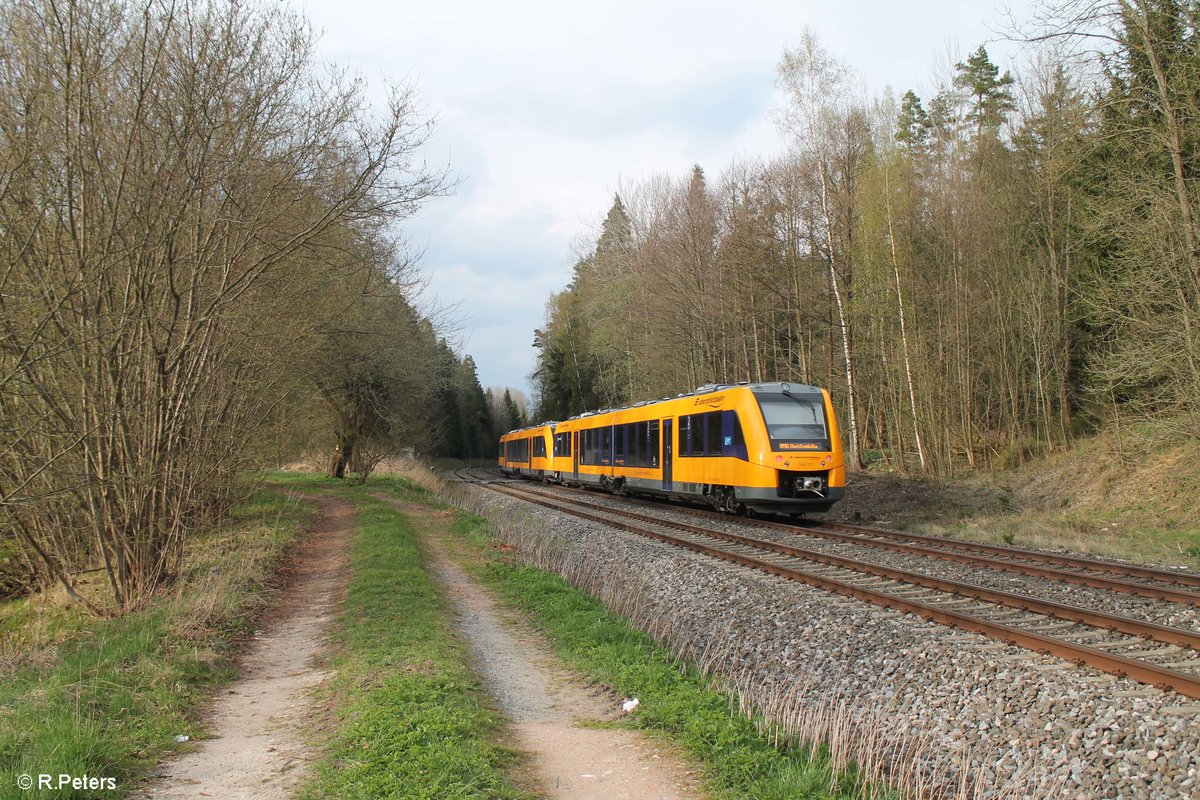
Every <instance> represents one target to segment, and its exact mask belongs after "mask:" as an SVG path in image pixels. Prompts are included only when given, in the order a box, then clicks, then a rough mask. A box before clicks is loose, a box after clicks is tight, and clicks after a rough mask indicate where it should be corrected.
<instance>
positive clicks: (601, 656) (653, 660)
mask: <svg viewBox="0 0 1200 800" xmlns="http://www.w3.org/2000/svg"><path fill="white" fill-rule="evenodd" d="M454 530H455V532H456V533H457V534H458V536H459V537H460V538H461V540H462V541H463V542H464V543H465V544H466V546H467V547H469V548H470V549H471V550H472V551H473V552H474V554H475V555H476V556H479V555H481V554H484V553H486V552H487V551H486V549H485V548H486V545H487V544H488V542H489V541H490V533H489V529H488V523H487V521H486V520H483V519H481V518H479V517H476V516H473V515H470V514H467V513H465V512H460V513H459V515H458V519H457V521H456V523H455V525H454ZM484 559H485V561H484V563H483V566H482V567H479V566H477V567H476V569H475V572H476V574H478V575H480V576H481V577H482V578H483V580H484V581H485V582H486V583H487V584H488V585H490V586H491V587H492V588H493V589H495V590H496V591H497V592H498V593H499V594H500V595H501V596H502V597H503V598H504V599H505V600H506V601H507V602H508V603H510V604H512V605H513V606H515V607H517V608H520V609H522V610H523V611H524V612H525V613H526V614H528V616H529V617H530V619H531V620H532V622H533V623H534V625H536V626H537V627H538V628H539V629H541V630H542V631H543V632H544V633H545V634H546V636H547V637H548V638H549V639H550V640H551V641H552V642H553V644H554V646H555V649H556V650H557V652H558V653H559V655H560V656H561V657H562V658H563V659H564V660H565V661H566V662H567V663H569V664H570V665H571V666H573V667H574V668H575V669H577V670H578V671H579V672H581V673H582V674H583V675H585V676H587V677H588V678H589V679H590V680H592V681H595V682H597V683H600V684H604V685H606V686H610V687H612V689H613V690H614V691H615V692H616V693H617V694H618V695H622V696H637V697H638V698H639V700H640V701H641V705H640V707H639V708H638V711H637V713H636V715H634V716H632V717H630V718H629V721H628V722H629V724H631V725H635V726H637V727H640V728H642V729H645V730H647V731H650V732H652V733H653V734H654V735H657V736H661V737H663V738H665V739H666V740H667V741H670V742H672V743H674V744H675V745H677V746H679V747H680V748H681V749H682V750H683V751H684V752H685V753H686V754H687V755H688V756H690V757H691V758H692V759H694V760H696V761H698V762H700V763H701V764H702V765H703V773H704V777H705V781H706V785H707V787H708V788H709V790H710V792H711V793H712V795H713V796H714V797H721V798H761V800H772V799H773V798H779V800H783V798H789V799H792V800H795V799H798V798H839V799H841V798H859V797H891V796H894V795H893V794H891V793H888V792H887V791H886V790H883V789H880V788H878V787H873V786H867V785H863V783H862V782H861V781H860V780H859V778H858V777H857V776H856V774H855V772H854V770H853V769H848V770H843V771H841V772H837V771H836V770H835V769H834V767H833V766H832V763H831V760H830V758H829V755H828V753H827V752H826V751H825V750H824V749H823V748H815V749H810V748H806V747H786V746H785V747H783V748H776V747H775V746H773V745H772V743H771V742H770V741H769V740H768V739H767V738H766V737H765V736H763V735H761V734H760V733H759V732H758V729H757V728H756V725H755V721H754V720H750V719H747V718H745V717H744V716H741V715H740V714H737V713H735V712H733V711H732V708H733V707H734V704H733V702H732V700H731V698H730V697H728V696H727V695H725V694H723V693H721V692H718V691H716V690H714V689H712V688H710V681H709V679H707V678H705V677H704V676H702V675H700V674H699V673H698V672H697V671H696V670H695V669H693V668H691V667H688V666H685V665H681V664H680V663H679V661H678V660H677V659H675V658H674V657H673V656H672V655H671V654H670V653H669V652H668V651H667V650H666V649H665V648H664V647H662V646H661V645H659V644H657V643H656V642H654V641H653V640H652V639H651V638H650V637H649V636H647V635H645V634H642V633H639V632H637V631H635V630H633V629H632V628H631V627H630V626H629V624H628V623H627V622H625V621H624V620H622V619H620V618H618V617H616V616H614V615H613V614H611V613H609V612H608V611H607V610H606V609H605V608H604V606H603V605H602V604H600V603H598V602H597V601H595V600H593V599H592V598H590V597H588V596H587V595H585V594H584V593H582V592H580V591H578V590H576V589H574V588H573V587H571V586H569V585H568V584H567V583H566V582H565V581H563V580H562V579H561V578H560V577H559V576H557V575H554V574H551V573H548V572H545V571H543V570H540V569H537V568H535V567H531V566H526V565H523V564H520V563H517V562H516V561H515V560H513V559H511V558H510V557H503V556H499V555H498V554H495V553H494V552H493V553H492V555H490V556H487V555H485V556H484ZM831 787H832V788H831Z"/></svg>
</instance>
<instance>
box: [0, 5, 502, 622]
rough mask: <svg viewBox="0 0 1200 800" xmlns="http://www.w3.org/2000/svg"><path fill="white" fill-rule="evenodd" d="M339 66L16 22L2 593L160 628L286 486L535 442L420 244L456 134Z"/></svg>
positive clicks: (0, 415)
mask: <svg viewBox="0 0 1200 800" xmlns="http://www.w3.org/2000/svg"><path fill="white" fill-rule="evenodd" d="M314 47H315V45H314V37H313V34H312V32H311V30H310V29H309V27H308V25H307V23H306V22H305V21H304V20H303V19H302V18H301V17H298V16H294V15H292V14H291V13H290V12H288V11H286V10H284V9H282V8H280V7H274V6H258V7H255V6H254V5H253V4H241V3H221V2H213V3H208V2H157V0H151V2H149V3H147V4H136V5H135V4H122V3H113V4H110V3H90V2H78V3H74V2H68V3H52V2H48V1H43V0H14V1H13V2H6V3H3V4H0V590H4V591H13V590H14V589H15V590H18V591H19V590H21V589H22V588H27V587H28V586H30V585H37V584H41V585H45V584H47V583H50V582H58V583H60V584H61V585H62V586H63V587H65V589H66V591H67V592H69V593H71V594H72V595H73V596H74V597H75V599H76V600H78V601H79V602H81V603H83V604H85V605H87V606H88V607H90V608H92V609H93V610H94V611H96V613H107V612H108V611H109V610H111V609H113V608H115V609H116V610H118V611H120V610H126V609H130V608H135V607H137V606H138V605H139V604H140V603H141V602H142V601H143V600H144V599H145V598H146V597H148V596H150V595H151V594H153V593H154V591H155V590H156V588H157V587H159V586H160V585H163V584H164V583H165V582H168V581H169V580H170V579H171V577H172V576H173V575H175V574H177V573H178V571H179V570H180V568H181V563H182V559H183V556H184V552H185V548H186V543H187V540H188V535H189V533H190V532H192V531H194V530H197V529H200V528H204V527H205V526H211V525H213V524H216V523H218V522H219V521H220V520H221V519H222V518H223V517H224V516H225V515H226V514H227V512H228V510H229V509H230V507H231V505H232V504H233V503H235V502H236V501H237V500H239V499H240V498H242V497H244V496H245V495H246V493H247V491H249V490H250V489H252V488H253V487H254V486H255V485H256V483H257V482H258V481H259V480H260V478H261V476H262V475H263V474H264V471H265V470H266V469H268V468H271V467H275V466H278V465H279V464H281V463H284V461H285V460H286V459H289V458H295V457H296V456H298V455H300V454H303V453H306V452H307V453H309V454H312V455H315V456H317V457H318V458H319V459H320V460H321V461H322V462H324V463H326V464H328V467H329V470H330V472H331V473H332V474H334V475H337V476H338V477H341V476H353V477H357V478H364V477H365V476H366V475H367V474H368V473H370V472H371V470H372V469H373V468H374V467H375V466H376V465H377V464H378V463H379V462H380V460H381V459H384V458H386V457H388V456H389V455H393V454H396V453H398V452H401V451H402V450H405V449H408V448H415V449H417V450H418V451H420V452H422V453H427V454H428V453H433V454H437V453H445V454H452V455H456V456H462V457H476V458H478V457H481V456H483V455H484V454H491V453H493V452H494V449H495V444H494V442H495V438H494V437H495V431H496V428H497V427H502V426H512V425H515V424H518V423H519V421H520V420H519V417H517V416H514V414H512V413H509V412H510V409H507V408H506V407H505V406H504V404H503V402H502V399H501V398H489V397H488V395H487V394H485V393H484V391H483V390H482V388H481V387H480V385H479V380H478V377H477V375H476V371H475V364H474V362H473V361H472V360H471V359H470V357H463V356H461V355H460V354H458V353H457V352H456V351H455V349H454V348H453V347H452V346H451V344H450V343H449V341H450V339H449V332H447V331H445V330H443V329H442V327H443V326H440V325H438V324H435V322H434V321H433V319H434V318H435V317H437V316H439V315H436V314H433V313H431V312H430V311H428V310H426V309H422V307H421V305H420V302H419V289H420V288H421V282H422V276H421V275H420V273H419V271H418V270H417V268H416V266H415V265H414V264H413V262H412V259H411V258H410V256H409V253H408V250H407V249H406V247H405V245H404V241H403V239H402V238H401V237H399V236H398V234H397V233H396V230H397V228H396V223H397V222H399V221H402V220H404V219H406V218H408V217H410V216H411V215H412V214H414V213H415V212H416V211H417V210H418V209H419V208H420V206H421V205H422V203H423V202H424V201H425V200H427V199H428V198H430V197H433V196H435V195H439V194H442V193H444V192H446V191H447V190H448V189H449V188H451V186H450V183H451V182H450V181H448V180H447V177H446V171H445V169H439V168H433V167H429V166H427V165H426V163H425V161H424V154H423V146H424V144H425V142H426V141H427V139H428V137H429V135H430V132H431V130H432V127H431V122H430V121H429V119H428V118H427V117H425V116H424V115H423V114H422V113H421V112H420V110H419V106H418V101H417V98H416V97H415V95H414V93H413V91H412V89H411V88H410V87H408V86H406V85H398V86H396V87H394V88H393V89H392V90H391V92H390V94H389V96H388V100H387V103H386V105H385V106H384V107H383V108H373V107H371V106H370V105H369V104H368V103H367V101H366V87H365V86H364V85H363V84H362V82H361V81H359V80H356V79H351V78H348V77H346V76H345V75H344V74H343V72H341V71H339V70H337V69H332V68H329V67H328V66H327V65H325V64H323V63H321V62H319V61H318V59H317V58H316V56H315V52H314ZM509 402H510V404H511V398H510V400H509ZM89 568H99V569H101V570H102V571H103V573H104V575H105V576H106V578H107V583H108V586H109V589H110V594H111V603H101V602H100V601H99V600H98V599H97V598H96V597H95V595H94V594H93V596H92V597H91V598H90V599H89V598H88V597H86V596H83V595H81V594H79V593H78V592H76V589H75V586H76V580H77V579H76V573H77V572H79V571H81V570H86V569H89ZM5 580H8V581H10V582H12V581H15V582H16V583H17V584H23V585H24V586H23V587H22V586H21V585H18V586H15V587H14V586H13V585H11V583H10V584H9V585H2V584H4V582H5Z"/></svg>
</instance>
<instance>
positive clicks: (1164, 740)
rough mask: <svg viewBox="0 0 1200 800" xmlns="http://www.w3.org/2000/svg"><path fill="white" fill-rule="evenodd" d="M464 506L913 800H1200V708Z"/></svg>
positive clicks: (467, 494)
mask: <svg viewBox="0 0 1200 800" xmlns="http://www.w3.org/2000/svg"><path fill="white" fill-rule="evenodd" d="M450 499H453V500H454V501H456V502H459V503H461V504H463V505H465V506H467V507H469V508H470V509H471V510H473V511H475V512H476V513H479V514H481V515H483V516H485V517H488V518H489V519H490V520H491V521H492V522H493V527H494V528H495V529H496V530H497V531H498V533H499V534H500V535H501V536H503V537H504V538H505V539H506V541H507V542H508V543H509V544H511V545H513V546H514V547H515V548H516V549H517V550H518V551H520V552H521V553H522V554H523V555H524V556H525V557H526V558H528V559H529V560H531V561H533V562H534V563H536V564H538V565H539V566H542V567H544V568H548V569H553V570H555V571H557V572H559V573H560V574H562V575H563V576H564V577H565V578H566V579H567V580H568V581H570V582H571V583H573V584H575V585H577V586H579V587H580V588H583V589H584V590H585V591H588V592H589V593H590V594H592V595H593V596H595V597H597V598H598V599H599V600H601V601H602V602H604V603H605V604H606V605H608V606H609V607H610V608H612V609H613V610H614V611H616V612H617V613H620V614H622V615H624V616H626V617H627V618H629V619H630V620H631V621H632V622H633V623H634V624H635V625H636V626H638V627H640V628H641V629H643V630H646V631H647V632H649V633H650V634H651V635H653V636H655V637H656V638H658V639H659V640H660V641H662V642H664V643H665V644H667V645H668V646H670V647H671V648H672V649H673V650H674V651H675V652H677V653H678V654H679V655H680V656H682V657H684V658H686V659H688V660H689V661H692V662H693V663H696V664H698V665H700V666H701V668H703V669H705V670H707V671H709V672H711V673H712V674H713V675H714V676H717V677H718V679H719V680H721V681H722V682H723V683H724V684H725V685H726V686H727V687H728V688H729V689H730V691H731V692H733V693H734V694H735V696H736V697H738V699H739V702H740V704H741V706H742V708H743V710H756V711H758V712H761V713H762V714H763V715H764V717H765V720H766V721H765V723H764V724H766V725H768V726H769V727H771V728H772V729H774V730H775V731H776V732H778V733H781V734H783V735H786V736H791V737H795V738H797V739H800V740H813V739H820V740H824V741H828V742H830V744H831V748H832V749H833V751H834V752H835V753H836V754H838V755H839V756H840V757H843V758H853V759H855V760H856V761H857V762H858V763H859V764H860V766H861V767H862V768H863V769H864V770H865V772H866V773H867V775H868V776H873V777H880V776H884V775H886V776H887V779H888V780H889V781H890V782H891V783H892V784H893V785H895V786H896V787H897V788H900V789H901V790H902V791H904V792H905V793H906V794H907V795H909V796H912V797H964V798H967V797H979V798H983V797H987V798H1018V797H1020V798H1039V797H1045V798H1051V797H1053V798H1059V797H1067V798H1080V800H1082V799H1083V798H1114V799H1115V798H1121V799H1125V798H1130V799H1132V798H1154V799H1155V800H1157V799H1158V798H1163V799H1164V800H1165V799H1166V798H1171V799H1172V800H1175V799H1176V798H1200V701H1194V700H1191V699H1190V698H1187V697H1183V696H1181V695H1178V694H1175V693H1172V692H1163V691H1160V690H1158V689H1155V688H1153V687H1149V686H1145V685H1143V684H1139V683H1136V682H1133V681H1129V680H1125V679H1121V678H1116V677H1113V676H1110V675H1107V674H1104V673H1100V672H1097V671H1095V670H1092V669H1088V668H1080V667H1076V666H1075V665H1073V664H1070V663H1068V662H1064V661H1062V660H1059V659H1056V658H1051V657H1048V656H1041V655H1038V654H1036V653H1031V652H1029V651H1027V650H1023V649H1021V648H1017V647H1012V646H1007V645H1004V644H1001V643H997V642H995V641H992V640H990V639H986V638H984V637H982V636H977V635H975V634H970V633H965V632H962V631H955V630H951V629H949V628H946V627H943V626H941V625H937V624H934V623H930V622H927V621H925V620H922V619H920V618H917V617H914V616H912V615H907V614H900V613H898V612H894V611H889V610H886V609H882V608H879V607H877V606H874V605H871V604H868V603H864V602H859V601H856V600H853V599H851V598H847V597H843V596H840V595H835V594H831V593H827V592H824V591H821V590H818V589H813V588H810V587H807V586H803V585H800V584H797V583H794V582H792V581H788V580H785V579H782V578H777V577H774V576H771V575H766V574H764V573H758V572H754V571H751V570H747V569H744V568H741V567H738V566H735V565H731V564H727V563H725V562H721V561H717V560H715V559H711V558H707V557H705V556H702V555H698V554H695V553H691V552H689V551H685V550H682V549H680V548H674V547H671V546H670V545H666V544H662V543H659V542H655V541H652V540H650V539H646V538H644V537H640V536H637V535H636V534H632V533H626V532H623V531H619V530H616V529H613V528H608V527H606V526H602V525H599V524H597V523H592V522H588V521H585V520H581V519H578V518H575V517H571V516H569V515H566V514H563V513H560V512H556V511H552V510H550V509H545V508H542V507H540V506H534V505H532V504H529V503H526V502H523V501H520V500H517V499H514V498H511V497H507V496H503V495H499V494H497V493H494V492H491V491H489V490H487V489H486V488H482V487H479V486H475V485H461V486H458V487H456V488H455V490H454V494H453V496H452V497H451V498H450ZM1189 616H1190V615H1189ZM1179 621H1180V620H1178V619H1177V620H1175V622H1176V624H1178V622H1179ZM1188 621H1189V622H1190V621H1191V620H1190V619H1189V620H1188ZM1198 657H1200V656H1198Z"/></svg>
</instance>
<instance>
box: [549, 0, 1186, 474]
mask: <svg viewBox="0 0 1200 800" xmlns="http://www.w3.org/2000/svg"><path fill="white" fill-rule="evenodd" d="M1198 22H1200V4H1197V3H1185V2H1175V1H1174V0H1141V1H1140V2H1128V1H1127V0H1120V1H1119V2H1104V3H1094V4H1086V5H1084V4H1070V5H1066V6H1062V7H1060V8H1057V9H1055V10H1053V11H1052V12H1050V13H1049V14H1048V15H1047V16H1046V17H1045V18H1044V19H1043V20H1042V21H1041V22H1040V23H1039V25H1038V27H1037V30H1036V31H1034V32H1033V33H1031V34H1029V36H1030V38H1031V39H1037V40H1038V41H1039V42H1041V50H1040V53H1039V55H1038V56H1037V57H1036V58H1035V59H1033V61H1032V64H1031V66H1030V67H1029V68H1028V69H1026V70H1024V71H1023V72H1022V74H1020V75H1013V74H1011V73H1010V72H1008V71H1005V72H1003V73H1002V72H1001V70H1000V69H999V67H998V66H997V65H995V64H994V63H993V62H992V61H991V59H990V58H989V55H988V53H987V50H986V49H985V48H984V47H982V46H981V47H979V48H978V49H977V50H975V51H974V52H972V53H971V54H970V55H969V56H967V57H966V58H965V59H963V60H962V61H960V62H958V63H957V64H955V66H954V68H953V72H952V74H951V75H950V76H948V77H947V80H946V81H945V83H944V84H943V85H941V86H940V87H939V88H938V90H937V91H936V93H935V94H934V95H933V96H932V97H929V98H928V99H923V98H921V97H919V96H918V95H917V94H916V93H915V92H913V91H906V92H904V94H903V95H902V96H901V97H900V98H899V99H898V100H897V99H896V98H895V97H893V96H890V95H884V96H879V97H869V96H867V94H866V93H865V92H864V91H863V90H862V89H860V88H859V86H858V82H857V81H856V80H855V78H854V76H853V72H852V70H851V69H850V68H849V67H847V66H846V65H844V64H842V63H840V62H839V61H838V60H837V59H836V58H835V57H834V56H832V55H831V54H830V53H828V52H826V51H825V50H824V49H823V48H822V46H821V45H820V43H819V42H818V41H817V40H816V39H815V38H814V37H813V36H812V35H811V34H810V35H806V36H805V37H803V39H802V40H801V41H800V43H799V45H798V46H797V47H795V48H794V49H790V50H788V51H787V52H785V53H784V54H783V56H782V58H781V60H780V62H779V67H778V86H779V87H780V88H781V89H782V90H783V92H784V94H785V95H786V98H787V103H786V106H785V107H783V108H781V109H779V110H778V113H777V116H776V121H777V123H778V126H779V129H780V132H781V135H783V136H785V137H787V139H788V141H789V142H790V149H789V150H788V152H787V154H786V155H785V156H782V157H780V158H777V159H774V160H771V161H769V162H755V161H738V162H734V163H730V164H728V165H727V166H725V168H724V169H723V170H722V171H721V173H720V175H719V177H717V178H716V179H712V178H710V176H709V175H708V174H707V173H706V172H705V170H704V169H702V168H701V167H700V166H696V167H695V168H694V169H693V170H692V171H691V174H688V175H683V176H656V177H651V178H647V179H644V180H641V181H639V182H637V183H636V184H634V185H632V186H627V187H625V188H624V189H623V190H622V191H621V192H619V193H618V196H616V197H615V198H614V200H613V203H612V206H611V208H610V209H609V211H608V214H607V216H606V217H605V219H604V221H603V224H602V226H601V228H600V231H599V236H598V237H597V239H596V241H595V245H594V248H593V249H592V250H591V252H590V253H588V254H587V255H586V256H585V257H583V258H581V259H580V260H579V261H578V263H577V264H576V265H575V268H574V275H573V278H572V280H571V283H570V285H569V286H568V287H567V288H566V289H565V290H564V291H562V292H561V293H559V294H556V295H554V296H553V297H552V298H551V299H550V301H549V303H548V306H547V321H546V323H545V325H544V326H543V328H542V329H540V330H538V331H536V333H535V346H536V347H537V348H538V350H539V357H538V366H537V370H536V372H535V373H534V379H535V382H536V386H537V392H536V394H537V401H538V411H539V413H540V416H541V417H543V418H547V419H562V418H566V417H568V416H570V415H572V414H575V413H578V412H580V411H583V410H585V409H593V408H598V407H606V406H613V405H617V404H621V403H625V402H629V401H631V400H638V399H644V398H657V397H660V396H665V395H674V394H676V393H678V392H680V391H684V390H687V389H689V388H692V387H695V386H698V385H700V384H704V383H709V382H734V381H743V380H750V381H760V380H794V381H803V382H809V383H815V384H819V385H823V386H826V387H828V388H830V389H831V391H832V392H833V393H834V397H835V404H836V405H837V406H838V408H839V414H840V415H841V423H842V429H843V433H844V438H845V439H846V446H847V454H848V459H849V460H850V461H851V462H852V463H858V464H862V463H867V462H871V461H875V460H880V459H883V460H886V461H887V462H889V463H890V464H892V465H893V466H896V467H900V468H903V469H906V470H911V471H925V472H932V473H944V472H949V471H952V470H955V469H960V468H962V467H971V466H982V465H986V464H994V463H997V461H999V463H1013V462H1014V461H1015V460H1019V459H1021V458H1022V457H1025V456H1027V455H1029V454H1031V453H1038V452H1044V451H1046V450H1049V449H1054V448H1057V447H1060V446H1062V445H1063V444H1064V443H1065V442H1067V441H1069V440H1070V439H1071V438H1072V437H1073V436H1077V435H1079V434H1081V433H1086V432H1091V431H1095V430H1099V429H1103V428H1104V427H1105V426H1108V425H1111V424H1114V423H1119V422H1120V420H1122V419H1128V418H1136V419H1144V418H1148V417H1155V418H1158V419H1161V420H1167V421H1168V422H1169V424H1171V425H1176V426H1178V428H1179V429H1180V430H1181V431H1182V432H1184V433H1185V434H1188V435H1195V434H1196V433H1197V432H1200V402H1198V400H1197V398H1200V347H1198V346H1197V343H1198V340H1200V339H1198V337H1200V327H1198V326H1200V251H1198V244H1197V237H1198V235H1200V228H1198V222H1197V218H1196V213H1197V212H1196V210H1195V208H1194V206H1195V204H1196V200H1197V188H1196V180H1197V177H1200V33H1198V29H1197V24H1198ZM1085 34H1086V35H1085ZM1096 43H1099V44H1100V45H1101V46H1102V48H1103V49H1100V50H1093V51H1089V50H1088V49H1087V48H1089V47H1093V46H1095V44H1096Z"/></svg>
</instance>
